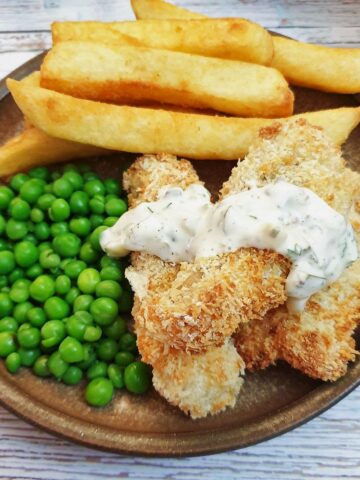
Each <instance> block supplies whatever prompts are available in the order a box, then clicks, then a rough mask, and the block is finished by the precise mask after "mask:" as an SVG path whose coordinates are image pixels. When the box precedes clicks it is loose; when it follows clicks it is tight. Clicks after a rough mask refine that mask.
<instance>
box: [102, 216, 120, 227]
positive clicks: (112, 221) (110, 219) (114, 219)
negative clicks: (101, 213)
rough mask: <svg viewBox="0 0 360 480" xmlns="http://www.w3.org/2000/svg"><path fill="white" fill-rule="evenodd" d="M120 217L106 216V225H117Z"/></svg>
mask: <svg viewBox="0 0 360 480" xmlns="http://www.w3.org/2000/svg"><path fill="white" fill-rule="evenodd" d="M118 220H119V219H118V217H106V218H105V220H104V225H105V226H106V227H109V228H110V227H112V226H113V225H115V223H116V222H117V221H118Z"/></svg>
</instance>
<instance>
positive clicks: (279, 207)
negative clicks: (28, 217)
mask: <svg viewBox="0 0 360 480" xmlns="http://www.w3.org/2000/svg"><path fill="white" fill-rule="evenodd" d="M101 246H102V248H103V250H105V251H106V252H107V253H108V254H109V255H112V256H122V255H126V254H127V253H128V252H129V251H141V252H146V253H150V254H153V255H156V256H158V257H160V258H161V259H162V260H165V261H170V262H183V261H187V262H189V261H192V260H194V259H196V258H200V257H211V256H214V255H218V254H220V253H224V252H234V251H236V250H238V249H239V248H241V247H256V248H259V249H270V250H274V251H276V252H278V253H280V254H282V255H284V256H285V257H287V258H288V259H290V260H291V261H292V268H291V271H290V274H289V276H288V278H287V281H286V290H287V295H288V297H289V301H288V308H290V309H291V310H292V311H294V310H295V311H301V310H302V309H303V308H304V306H305V304H306V301H307V300H308V298H309V297H310V296H311V295H312V294H313V293H315V292H317V291H318V290H320V289H321V288H323V287H324V286H326V285H328V284H329V283H331V282H333V281H335V280H336V279H337V278H338V277H339V276H340V275H341V273H342V272H343V271H344V270H345V268H346V267H347V266H348V265H350V264H351V263H352V262H353V261H354V260H356V258H357V256H358V253H357V246H356V241H355V237H354V233H353V230H352V227H351V225H350V224H349V223H348V222H347V221H346V219H345V218H344V217H343V216H342V215H340V214H339V213H337V212H336V211H335V210H333V209H332V208H331V207H329V205H327V203H326V202H324V201H323V200H322V199H321V198H320V197H318V196H317V195H316V194H315V193H313V192H312V191H311V190H308V189H307V188H300V187H296V186H295V185H292V184H290V183H287V182H285V181H282V180H279V181H278V182H276V183H273V184H269V185H267V186H265V187H262V188H256V187H253V188H251V189H250V190H247V191H244V192H240V193H237V194H235V195H229V196H228V197H226V198H224V199H223V200H222V201H220V202H218V203H215V204H213V203H211V201H210V194H209V192H208V190H206V189H205V188H204V187H202V186H201V185H191V186H190V187H189V188H187V189H186V190H182V189H181V188H165V189H163V190H162V191H161V192H160V195H159V199H158V200H157V201H156V202H144V203H142V204H140V205H138V206H137V207H136V208H134V209H132V210H129V211H128V212H126V213H125V214H124V215H123V216H122V217H121V218H120V219H119V220H118V222H117V223H116V224H115V225H114V226H113V227H111V228H109V229H108V230H105V231H104V232H103V234H102V237H101Z"/></svg>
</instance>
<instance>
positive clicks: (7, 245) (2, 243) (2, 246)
mask: <svg viewBox="0 0 360 480" xmlns="http://www.w3.org/2000/svg"><path fill="white" fill-rule="evenodd" d="M11 248H12V243H11V242H9V241H8V240H6V239H5V238H0V252H3V251H4V250H11Z"/></svg>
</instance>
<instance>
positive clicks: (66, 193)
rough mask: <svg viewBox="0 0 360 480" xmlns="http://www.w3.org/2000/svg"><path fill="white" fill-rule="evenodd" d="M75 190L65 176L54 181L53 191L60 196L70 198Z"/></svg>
mask: <svg viewBox="0 0 360 480" xmlns="http://www.w3.org/2000/svg"><path fill="white" fill-rule="evenodd" d="M73 191H74V187H73V185H72V184H71V183H70V182H69V181H68V180H67V179H66V178H64V177H62V178H58V179H57V180H55V182H54V183H53V192H54V194H55V195H56V196H57V197H59V198H69V197H70V196H71V194H72V193H73Z"/></svg>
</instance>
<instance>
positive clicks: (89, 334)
mask: <svg viewBox="0 0 360 480" xmlns="http://www.w3.org/2000/svg"><path fill="white" fill-rule="evenodd" d="M101 336H102V330H101V328H100V327H99V326H97V325H95V326H93V325H89V326H88V327H86V330H85V333H84V340H85V341H86V342H97V341H98V340H100V338H101Z"/></svg>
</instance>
